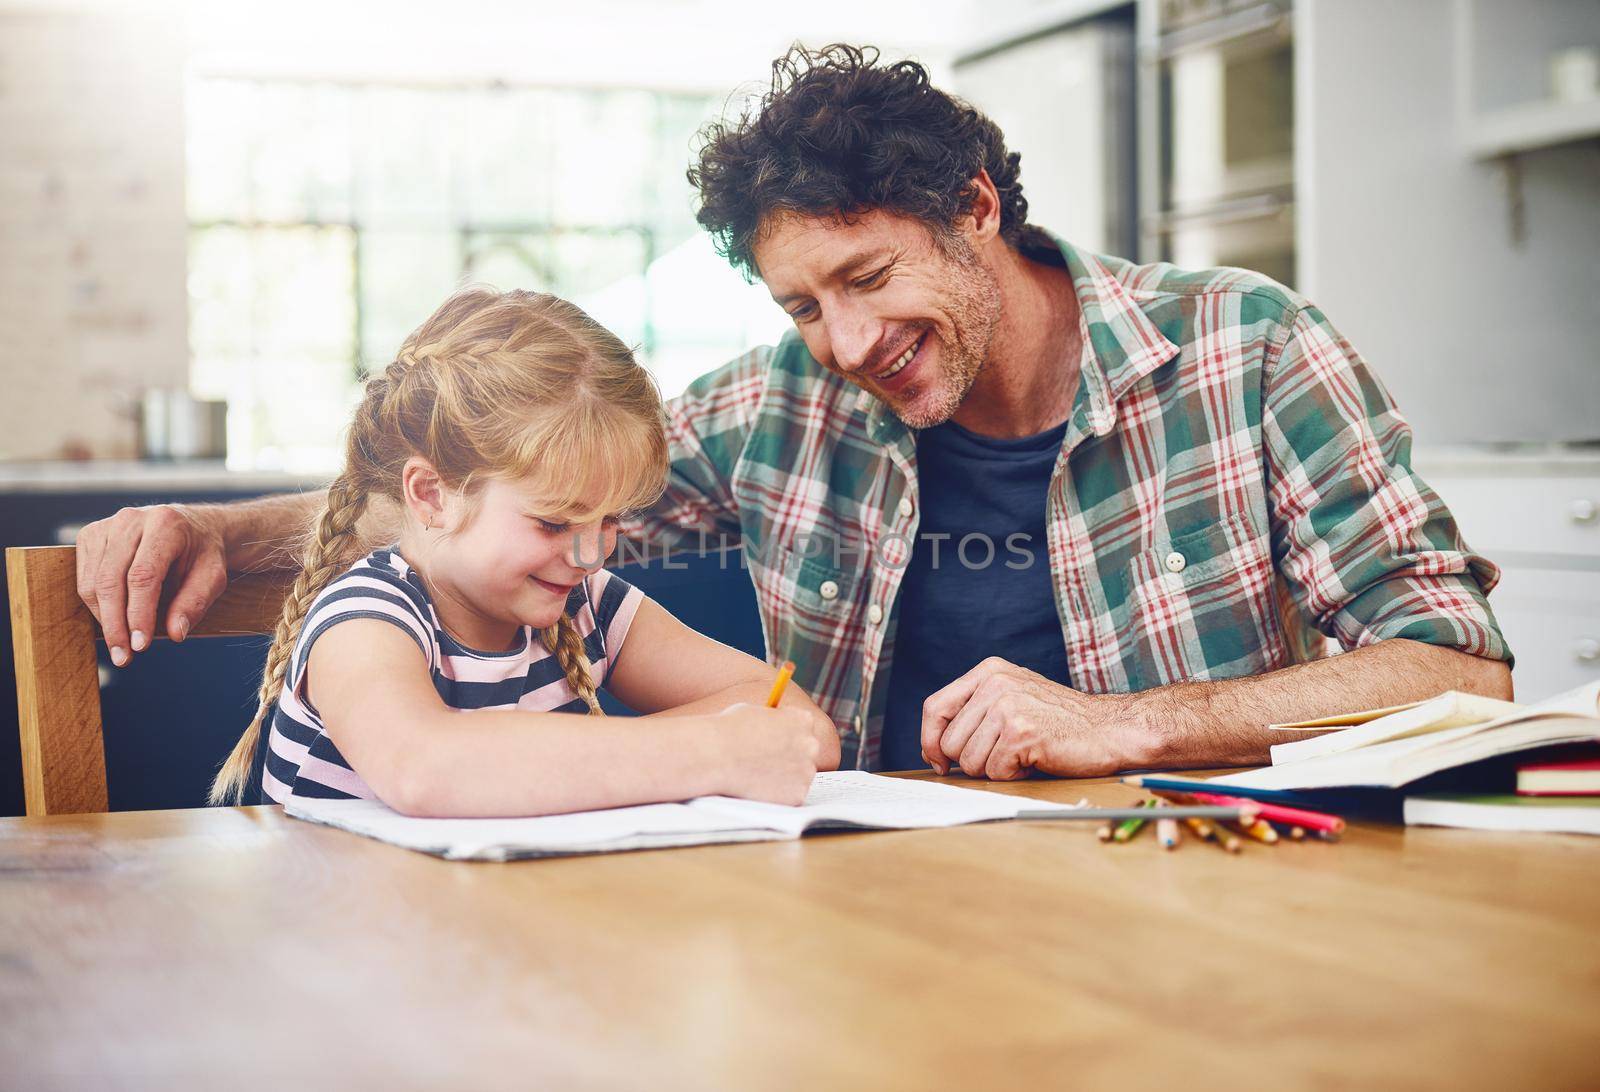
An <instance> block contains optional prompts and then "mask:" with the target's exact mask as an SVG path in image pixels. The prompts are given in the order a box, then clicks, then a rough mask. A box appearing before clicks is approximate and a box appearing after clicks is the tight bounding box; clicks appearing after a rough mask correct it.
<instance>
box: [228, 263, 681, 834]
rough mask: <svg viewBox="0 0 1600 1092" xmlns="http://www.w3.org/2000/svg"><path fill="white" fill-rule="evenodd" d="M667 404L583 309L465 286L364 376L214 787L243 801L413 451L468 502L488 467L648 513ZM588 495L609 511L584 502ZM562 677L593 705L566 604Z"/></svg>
mask: <svg viewBox="0 0 1600 1092" xmlns="http://www.w3.org/2000/svg"><path fill="white" fill-rule="evenodd" d="M664 421H665V412H664V410H663V407H662V403H661V395H660V392H659V391H658V390H657V389H656V385H655V382H654V381H653V380H652V379H651V377H650V374H649V373H648V372H646V371H645V370H644V368H643V367H641V366H640V365H639V363H638V361H636V360H635V359H634V356H633V353H632V352H631V351H630V350H629V349H628V347H627V346H626V345H624V344H623V343H622V342H621V341H620V340H619V339H618V338H617V336H616V335H615V334H613V333H611V332H610V331H609V330H607V329H606V328H605V327H603V326H601V325H600V324H599V323H597V322H595V321H594V320H593V319H592V318H590V317H589V316H588V315H587V314H585V313H584V312H583V311H582V310H581V309H580V308H578V307H577V306H576V305H574V304H572V303H569V302H567V301H566V300H563V299H559V298H557V297H555V296H550V295H544V294H540V293H534V292H522V291H511V292H496V291H494V290H493V289H490V288H486V287H482V286H472V287H468V288H464V289H462V290H460V291H458V292H456V293H455V294H454V295H452V296H451V297H450V298H449V299H447V300H445V302H444V303H443V305H441V306H440V308H439V309H438V310H437V311H435V312H434V313H433V316H432V317H431V318H429V319H428V320H427V321H426V322H424V323H423V324H422V325H421V326H419V327H418V328H417V329H416V330H415V331H413V332H412V334H411V336H410V337H408V338H406V340H405V343H404V344H403V345H401V347H400V351H399V353H397V354H396V356H395V359H394V361H393V362H392V363H390V364H389V365H388V367H386V368H385V369H384V370H383V371H382V372H381V373H378V374H375V375H373V376H372V377H371V378H369V379H368V380H367V383H366V387H365V391H364V394H363V397H362V399H361V404H360V405H359V406H358V407H357V409H356V412H355V417H354V419H353V420H352V422H351V424H350V432H349V435H348V438H347V440H346V442H345V457H344V468H343V470H341V471H340V473H339V476H338V477H336V478H335V479H334V480H333V482H332V483H331V484H330V485H329V486H328V494H327V503H326V505H325V506H324V508H323V509H322V512H321V514H320V515H319V516H318V518H317V520H316V522H315V525H314V527H313V529H312V532H311V534H310V535H309V536H308V538H307V540H306V543H305V546H304V549H303V551H302V554H301V569H300V575H299V576H298V577H297V578H296V579H295V582H294V584H293V586H292V587H291V588H290V590H289V594H288V595H287V597H286V598H285V599H284V603H283V613H282V615H281V616H280V617H279V619H278V626H277V629H276V631H275V632H274V633H273V638H272V646H271V648H270V650H269V651H268V653H267V662H266V667H265V669H264V670H263V672H262V678H261V689H260V693H259V696H258V700H257V705H256V712H255V717H254V718H253V719H252V720H251V722H250V725H249V727H247V728H246V729H245V731H244V734H243V735H242V736H241V737H240V739H239V742H238V743H237V744H236V745H235V746H234V748H233V752H232V753H231V754H230V755H229V756H228V758H227V761H226V762H225V763H224V764H223V766H222V768H221V770H220V771H219V772H218V774H217V777H216V780H215V781H214V782H213V783H212V786H211V802H212V803H214V804H217V803H226V802H229V801H230V800H234V799H236V798H237V797H238V796H239V795H240V794H241V793H242V791H243V789H244V785H245V783H246V782H247V781H248V780H249V776H250V771H251V768H252V766H253V765H254V762H255V754H256V748H257V746H258V743H259V740H260V737H261V727H262V724H263V722H264V721H265V720H266V719H267V716H268V714H269V712H270V710H271V709H272V707H273V706H274V705H275V704H276V702H277V700H278V697H279V695H280V694H281V693H282V691H283V685H284V680H285V678H286V676H287V674H288V666H289V658H290V656H291V655H292V654H293V652H294V647H295V642H296V641H297V639H298V638H299V635H300V627H301V623H302V622H303V621H304V620H305V616H306V612H307V611H308V610H309V609H310V607H311V604H312V602H313V601H314V600H315V599H316V597H317V595H318V594H319V593H320V592H321V591H322V589H324V588H325V587H327V586H328V584H329V583H330V582H331V581H332V580H333V579H334V578H335V577H337V576H338V575H339V574H340V573H342V572H344V570H345V569H347V568H348V567H349V566H350V564H351V562H352V561H353V560H355V557H356V555H357V554H358V553H359V550H360V540H359V537H358V534H357V524H358V523H359V522H360V520H361V517H362V515H363V514H364V513H365V512H366V510H367V505H368V503H369V502H370V500H371V498H373V497H386V498H388V499H389V500H391V501H393V502H394V503H395V504H396V505H399V504H401V503H402V499H401V472H402V470H403V468H404V466H405V463H406V460H408V459H410V458H411V457H412V456H421V457H422V458H424V459H426V460H427V461H428V462H429V463H431V464H432V465H433V467H434V468H435V469H436V470H437V471H438V473H439V476H440V478H441V480H442V481H443V482H444V484H445V485H446V486H448V487H450V488H452V489H456V490H459V491H460V492H462V493H463V494H465V495H468V496H469V497H470V496H471V495H472V494H473V493H474V491H475V489H476V488H477V487H478V486H480V485H481V484H482V482H483V480H484V479H485V478H487V477H503V478H508V479H516V480H530V479H531V480H533V481H536V482H538V483H539V492H540V495H541V496H542V497H545V498H547V499H548V503H549V508H550V510H549V514H550V515H551V516H553V517H562V516H564V517H567V518H572V519H579V518H592V517H593V515H596V514H600V513H601V512H614V511H620V510H624V509H628V508H635V507H642V506H644V505H647V504H649V503H651V502H652V501H653V500H654V499H655V498H656V497H658V496H659V495H660V493H661V489H662V486H663V483H664V481H665V478H666V468H667V443H666V434H665V431H664ZM596 496H602V497H603V498H604V499H603V502H602V507H601V508H600V509H598V510H591V508H592V506H593V503H594V500H593V498H595V497H596ZM539 637H540V640H541V641H542V642H543V644H544V646H545V647H546V648H547V649H549V650H550V651H551V652H552V653H553V654H554V655H555V656H556V658H557V660H558V662H559V663H560V664H561V668H562V671H563V672H564V673H565V675H566V678H567V682H568V683H569V684H570V685H571V687H572V689H573V690H574V691H575V692H576V693H577V694H579V695H580V696H581V697H582V698H583V700H584V702H585V703H586V704H587V705H588V706H589V711H590V712H591V713H594V714H598V713H600V706H599V703H598V701H597V700H596V698H595V687H594V681H593V679H592V678H591V677H590V675H589V666H588V662H587V660H586V659H585V658H584V652H583V640H582V638H581V637H579V636H578V630H577V627H576V626H575V625H574V623H573V620H572V618H571V617H569V616H568V615H567V614H566V613H563V614H562V616H561V618H560V619H559V620H558V621H557V622H556V624H554V625H552V626H548V627H546V628H545V629H544V630H542V631H541V632H540V634H539Z"/></svg>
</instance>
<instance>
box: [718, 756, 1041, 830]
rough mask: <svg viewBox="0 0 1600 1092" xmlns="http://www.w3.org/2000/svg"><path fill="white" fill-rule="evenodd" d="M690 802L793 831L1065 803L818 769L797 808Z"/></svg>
mask: <svg viewBox="0 0 1600 1092" xmlns="http://www.w3.org/2000/svg"><path fill="white" fill-rule="evenodd" d="M689 806H690V807H691V808H694V809H696V810H702V811H706V812H710V813H712V814H715V815H718V816H726V817H728V818H737V819H742V820H744V821H746V822H748V823H750V824H752V825H762V826H770V827H772V828H774V829H776V830H782V831H784V832H786V833H791V834H794V835H798V834H800V833H801V832H802V831H804V830H807V829H810V828H813V827H863V828H869V829H880V830H910V829H917V828H922V827H949V826H958V825H960V824H963V823H981V822H985V821H987V820H991V819H1014V818H1016V816H1017V813H1018V812H1019V811H1022V810H1024V809H1028V810H1036V809H1046V810H1049V809H1054V808H1070V807H1071V805H1068V804H1052V803H1050V802H1048V801H1044V800H1030V799H1027V798H1025V797H1020V796H1006V795H1004V794H1002V793H997V792H987V791H984V790H982V789H969V788H956V787H955V786H953V785H942V784H937V783H933V782H927V781H911V780H908V779H906V778H899V777H882V776H880V775H878V774H870V773H864V772H862V771H860V770H842V771H839V772H832V773H819V774H818V775H817V776H816V779H815V780H813V781H812V783H811V792H810V793H809V794H807V796H806V799H805V803H803V804H801V805H800V806H798V807H786V806H784V805H782V804H765V803H760V802H758V801H754V800H738V799H734V798H733V797H728V796H702V797H700V798H699V799H696V800H691V801H690V802H689Z"/></svg>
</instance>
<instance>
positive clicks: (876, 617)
mask: <svg viewBox="0 0 1600 1092" xmlns="http://www.w3.org/2000/svg"><path fill="white" fill-rule="evenodd" d="M867 621H868V622H871V623H872V624H873V625H877V624H878V623H879V622H881V621H883V608H882V607H880V606H878V604H876V603H874V604H872V606H870V607H868V608H867Z"/></svg>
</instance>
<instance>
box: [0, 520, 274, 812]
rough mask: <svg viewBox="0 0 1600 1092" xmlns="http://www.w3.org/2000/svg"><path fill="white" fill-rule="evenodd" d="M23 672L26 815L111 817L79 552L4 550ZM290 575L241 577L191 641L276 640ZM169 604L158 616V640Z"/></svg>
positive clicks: (96, 634) (95, 630) (94, 628)
mask: <svg viewBox="0 0 1600 1092" xmlns="http://www.w3.org/2000/svg"><path fill="white" fill-rule="evenodd" d="M6 574H7V577H8V580H9V582H10V587H11V635H12V643H13V645H14V647H15V653H16V663H17V713H18V720H19V722H20V728H21V736H22V785H23V796H24V798H25V801H26V807H27V813H28V814H29V815H55V814H60V813H66V812H97V811H105V810H106V809H107V806H108V799H107V795H106V752H105V736H104V731H103V726H102V724H101V721H100V676H99V670H98V667H97V662H96V657H95V642H96V641H98V640H100V639H101V634H100V627H99V626H98V625H97V624H96V623H95V620H94V615H92V614H90V613H89V608H88V607H86V606H84V605H83V601H82V600H81V599H79V598H78V578H77V548H76V547H73V546H37V547H34V546H22V547H17V546H13V547H9V548H7V550H6ZM294 576H295V574H294V573H292V572H273V573H252V574H247V575H243V576H236V577H234V578H233V579H232V580H231V581H229V583H228V589H227V591H225V592H223V594H222V597H221V598H219V599H218V600H217V601H216V602H215V603H213V604H212V606H211V609H210V610H209V611H208V612H207V613H206V616H205V617H204V618H202V619H201V620H200V621H199V622H198V623H196V624H195V625H194V627H193V628H192V629H191V631H190V634H189V638H190V639H191V640H192V639H194V638H197V637H236V636H242V635H251V634H263V633H271V632H272V631H273V630H274V629H275V628H276V627H277V624H278V614H279V612H280V611H281V610H282V609H283V599H284V596H285V595H286V594H287V592H288V590H289V585H290V583H292V582H293V580H294ZM165 615H166V600H165V599H163V601H162V604H161V608H160V610H158V612H157V615H156V617H157V619H158V621H157V623H156V628H157V630H158V631H159V632H157V633H156V639H157V640H166V639H167V634H166V631H165V629H164V627H163V622H162V621H161V619H164V618H165Z"/></svg>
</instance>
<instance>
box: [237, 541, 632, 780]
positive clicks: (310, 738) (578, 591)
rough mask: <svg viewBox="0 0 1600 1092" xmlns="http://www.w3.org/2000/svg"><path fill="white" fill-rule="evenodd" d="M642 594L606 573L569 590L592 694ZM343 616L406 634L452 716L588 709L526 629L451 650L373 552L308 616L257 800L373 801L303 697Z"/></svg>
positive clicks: (410, 574)
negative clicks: (510, 639)
mask: <svg viewBox="0 0 1600 1092" xmlns="http://www.w3.org/2000/svg"><path fill="white" fill-rule="evenodd" d="M643 601H644V593H643V592H641V591H639V589H637V588H635V587H633V586H631V585H630V584H628V583H627V582H626V581H624V580H623V579H621V578H620V577H618V576H615V575H613V574H612V573H608V572H605V571H604V570H602V571H600V572H597V573H595V574H594V575H592V576H590V577H589V578H588V579H587V580H585V581H584V582H583V583H582V584H579V585H578V586H577V587H576V588H574V589H573V590H572V596H571V598H570V599H569V600H568V602H567V613H568V614H569V615H570V616H571V617H572V619H573V621H574V622H575V623H576V625H577V627H578V633H579V635H580V636H581V637H582V638H583V645H584V651H585V654H586V655H587V656H588V659H589V671H590V676H591V677H592V678H593V679H594V680H595V684H596V686H604V685H605V684H606V682H607V681H608V680H609V679H610V677H611V668H612V665H613V664H614V663H615V662H616V655H617V652H618V650H619V649H621V648H622V642H623V640H624V639H625V638H626V636H627V633H628V627H629V625H630V624H631V623H632V622H633V617H634V615H635V613H637V612H638V609H639V604H640V603H642V602H643ZM350 618H376V619H379V620H381V621H385V622H388V623H390V624H391V625H394V626H397V627H398V628H400V629H402V630H404V631H405V632H406V633H407V634H409V635H410V637H411V639H412V640H413V641H415V642H416V643H417V646H418V647H419V648H421V649H422V652H423V655H424V656H426V657H427V658H428V670H429V672H430V673H431V674H432V676H433V685H434V689H436V690H437V691H438V692H439V697H440V698H441V699H443V701H444V703H445V704H446V705H448V706H449V707H450V708H452V709H462V710H469V709H527V710H534V711H539V712H561V713H582V712H584V711H585V710H586V709H587V708H588V707H587V706H586V705H585V703H584V701H583V699H582V698H581V697H579V696H578V694H577V693H576V692H575V691H574V690H573V689H572V686H571V684H569V683H568V682H567V678H566V674H565V673H564V672H563V671H562V670H561V664H560V662H559V661H558V660H557V659H556V657H555V654H554V653H552V652H550V651H548V650H547V649H546V648H545V647H544V643H543V642H542V641H540V640H539V638H538V635H537V634H536V633H534V632H533V630H532V628H531V627H528V626H524V627H522V637H521V644H520V645H519V646H518V647H516V648H514V649H511V650H509V651H504V652H482V651H479V650H477V649H471V648H467V647H465V646H464V645H462V644H460V643H459V642H457V641H456V640H455V639H454V638H452V637H451V636H450V635H449V634H448V633H446V632H445V631H444V628H443V627H442V626H441V625H440V624H439V617H438V615H437V614H435V613H434V609H433V602H432V600H431V599H430V598H429V596H428V592H427V589H426V588H425V587H424V585H423V582H422V577H421V576H420V575H418V573H417V572H416V571H415V570H414V569H412V568H411V566H409V565H407V564H406V561H405V559H404V558H403V557H401V556H400V554H399V552H398V551H397V550H395V549H393V548H390V549H386V550H376V551H374V552H373V553H371V554H369V555H368V556H366V557H365V558H363V559H361V560H360V561H358V562H356V563H355V564H354V565H352V566H351V567H350V569H349V570H348V571H346V572H345V573H343V574H342V575H340V576H339V577H337V578H336V579H335V580H334V581H333V582H332V583H330V584H329V585H328V586H327V587H326V588H324V589H323V590H322V592H321V594H319V595H318V596H317V598H316V600H315V601H313V602H312V604H311V609H310V610H309V611H307V612H306V617H305V621H304V623H303V624H302V625H301V627H300V637H299V639H298V640H297V641H296V642H295V647H294V656H293V658H292V659H291V660H290V662H289V667H288V673H287V676H286V678H285V679H284V687H283V694H282V696H281V697H280V698H279V699H278V705H277V708H276V709H275V710H274V711H273V714H272V730H271V733H270V735H269V737H268V744H267V752H266V760H265V765H264V768H263V770H262V777H261V790H262V795H263V796H264V797H265V798H266V799H267V800H268V801H271V802H274V803H279V804H282V803H284V802H285V801H287V800H288V799H289V798H290V797H291V796H300V797H333V798H339V799H345V798H351V797H364V798H371V797H373V796H374V795H375V794H374V793H373V792H372V790H371V789H369V788H368V787H367V784H366V782H364V781H363V780H362V779H361V775H360V774H358V773H356V772H355V770H353V769H351V768H350V763H348V762H346V761H345V759H344V756H343V755H341V754H340V753H339V751H338V748H336V747H335V746H334V745H333V741H332V740H331V739H329V738H328V735H327V733H326V732H325V731H324V730H323V727H322V718H321V717H320V716H318V715H317V711H316V710H315V709H314V708H312V706H311V704H310V701H309V700H308V698H307V694H306V664H307V663H308V661H309V660H310V657H311V649H312V646H313V645H315V644H316V641H317V638H318V637H321V636H322V635H323V634H324V633H326V632H327V631H328V630H329V629H330V628H331V627H333V626H336V625H338V624H339V623H340V622H342V621H345V620H346V619H350Z"/></svg>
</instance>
